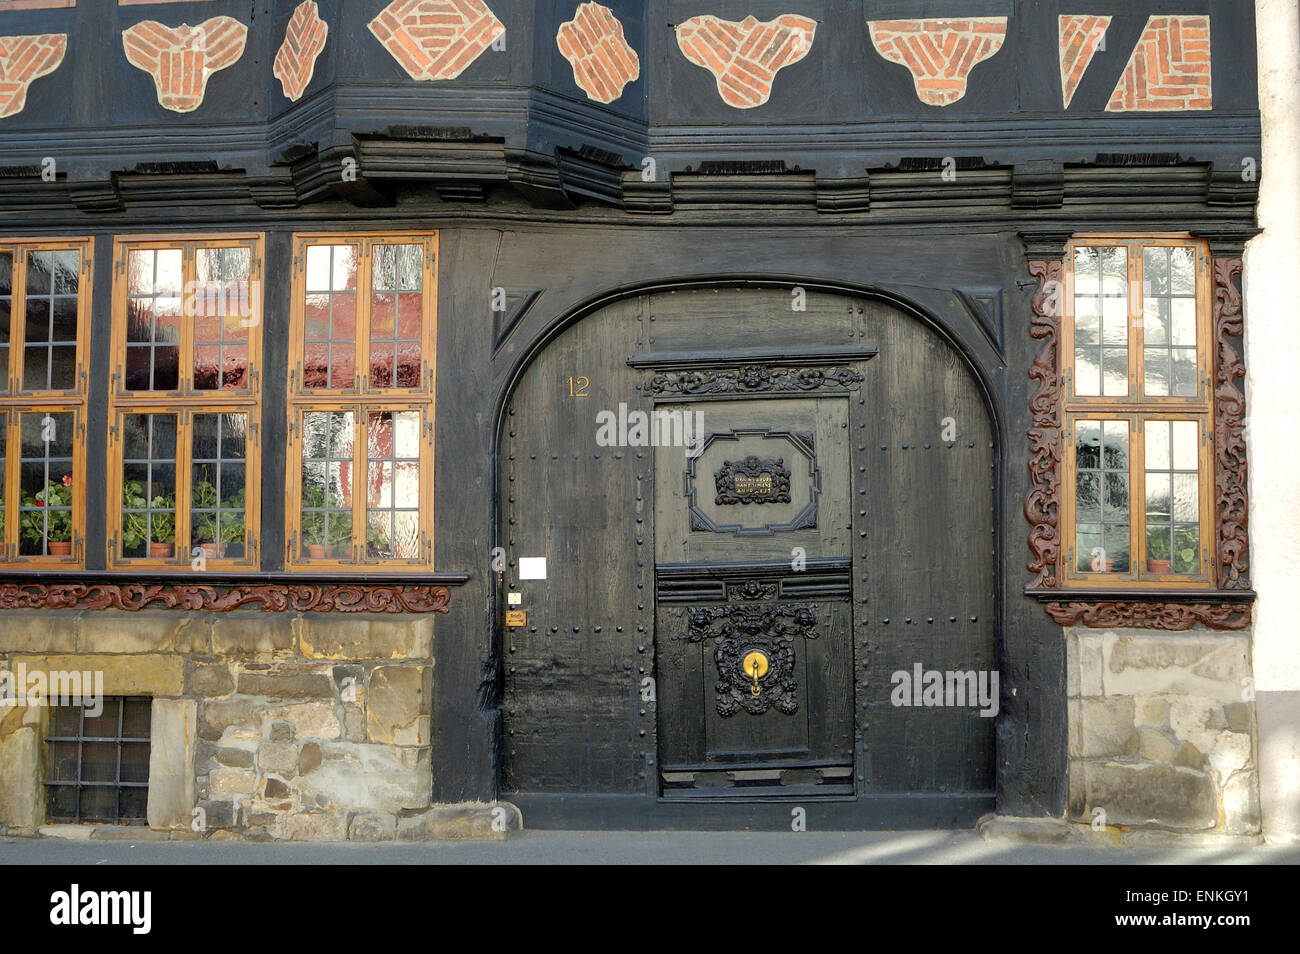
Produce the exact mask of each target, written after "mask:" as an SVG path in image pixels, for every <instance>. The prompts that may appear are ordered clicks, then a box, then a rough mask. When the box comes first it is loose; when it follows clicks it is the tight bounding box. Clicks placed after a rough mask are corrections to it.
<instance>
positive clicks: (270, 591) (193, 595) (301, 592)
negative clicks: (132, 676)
mask: <svg viewBox="0 0 1300 954" xmlns="http://www.w3.org/2000/svg"><path fill="white" fill-rule="evenodd" d="M450 598H451V593H450V591H449V590H448V589H447V587H445V586H377V585H368V584H367V585H362V584H340V585H337V586H313V585H305V584H298V585H290V584H258V585H250V586H231V587H216V586H206V585H193V584H164V583H156V584H139V583H125V584H114V583H92V584H85V583H62V584H60V583H55V584H44V583H4V584H0V609H86V610H100V609H119V610H130V611H135V610H141V609H144V608H145V607H161V608H166V609H182V610H206V611H208V612H212V613H226V612H229V611H230V610H233V609H237V608H239V607H241V606H245V605H251V604H261V607H260V608H261V610H262V611H263V612H265V613H283V612H287V611H291V610H292V611H294V612H299V613H332V612H336V613H445V612H447V604H448V602H449V601H450Z"/></svg>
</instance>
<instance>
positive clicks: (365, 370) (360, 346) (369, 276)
mask: <svg viewBox="0 0 1300 954" xmlns="http://www.w3.org/2000/svg"><path fill="white" fill-rule="evenodd" d="M377 244H379V243H377V242H375V241H374V240H373V239H366V240H363V241H362V242H361V243H360V245H359V247H358V251H357V259H358V261H357V324H356V329H357V347H356V351H355V352H354V353H355V355H356V362H357V366H356V374H357V379H356V380H357V391H358V392H359V393H361V394H367V393H369V391H370V301H371V294H370V289H371V288H372V287H373V286H374V274H373V272H374V264H375V262H374V249H375V246H376V245H377Z"/></svg>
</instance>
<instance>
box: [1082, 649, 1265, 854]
mask: <svg viewBox="0 0 1300 954" xmlns="http://www.w3.org/2000/svg"><path fill="white" fill-rule="evenodd" d="M1065 636H1066V643H1067V647H1066V664H1067V666H1068V670H1067V694H1068V697H1069V719H1070V727H1069V767H1068V772H1069V808H1068V812H1069V819H1070V820H1071V821H1077V822H1094V821H1096V820H1100V821H1102V822H1103V823H1104V824H1105V825H1107V826H1112V827H1120V828H1155V829H1166V830H1172V831H1197V832H1214V833H1222V834H1234V835H1240V834H1256V833H1258V832H1259V830H1260V812H1259V787H1258V777H1257V773H1256V764H1257V763H1256V755H1255V749H1256V743H1255V739H1256V731H1255V704H1254V693H1253V686H1252V683H1251V682H1250V678H1251V659H1250V646H1251V643H1250V634H1249V633H1248V632H1242V633H1218V632H1211V631H1208V630H1193V631H1189V632H1187V633H1157V632H1151V631H1144V630H1141V631H1140V630H1096V629H1085V628H1072V629H1067V630H1066V631H1065ZM1099 811H1100V812H1104V813H1105V814H1104V815H1099V814H1098V812H1099Z"/></svg>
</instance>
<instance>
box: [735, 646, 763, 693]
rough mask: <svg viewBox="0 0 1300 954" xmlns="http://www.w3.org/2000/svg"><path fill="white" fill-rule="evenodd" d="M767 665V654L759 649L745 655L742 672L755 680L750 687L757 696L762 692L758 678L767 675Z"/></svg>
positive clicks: (741, 665) (751, 691) (741, 666)
mask: <svg viewBox="0 0 1300 954" xmlns="http://www.w3.org/2000/svg"><path fill="white" fill-rule="evenodd" d="M767 666H768V662H767V654H766V653H763V652H760V651H758V650H757V649H755V650H754V651H753V652H751V653H748V654H747V655H746V656H745V659H744V661H743V662H741V664H740V670H741V672H743V673H744V674H745V675H746V676H749V677H750V678H752V679H753V680H754V684H753V685H752V686H751V687H750V689H749V693H750V695H753V696H757V695H759V694H760V693H761V692H762V690H761V689H759V687H758V680H760V679H762V678H763V677H764V676H766V675H767Z"/></svg>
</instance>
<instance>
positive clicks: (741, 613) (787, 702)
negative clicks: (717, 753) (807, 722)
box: [681, 603, 818, 718]
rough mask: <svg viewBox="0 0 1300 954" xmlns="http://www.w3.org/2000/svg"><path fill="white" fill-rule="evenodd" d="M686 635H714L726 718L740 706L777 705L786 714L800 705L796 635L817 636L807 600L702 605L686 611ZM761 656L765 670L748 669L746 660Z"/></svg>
mask: <svg viewBox="0 0 1300 954" xmlns="http://www.w3.org/2000/svg"><path fill="white" fill-rule="evenodd" d="M686 619H687V622H688V624H689V628H688V631H687V633H686V635H685V636H684V637H681V638H683V639H685V640H686V641H687V642H690V643H699V642H703V641H705V640H708V639H715V640H717V643H716V644H715V646H714V649H713V661H714V664H715V665H716V666H717V667H718V681H717V683H716V684H715V685H714V687H713V688H714V691H716V692H717V694H718V696H717V701H716V702H715V708H716V709H717V712H718V715H720V716H722V717H724V718H726V717H728V716H733V715H735V714H736V713H737V712H739V711H740V710H741V709H744V710H745V711H746V712H748V713H750V714H751V715H762V714H763V713H764V712H767V711H768V710H769V709H772V708H775V709H777V711H779V712H783V713H785V714H786V715H794V714H795V713H796V712H798V711H799V700H798V699H797V698H796V693H797V692H798V691H799V683H798V681H797V680H796V679H795V677H794V664H795V655H794V641H793V639H794V637H796V636H802V637H803V638H804V639H816V638H817V636H818V633H817V629H816V626H817V617H816V615H815V614H814V613H813V611H812V608H811V607H810V606H806V605H792V604H783V603H739V604H732V605H728V606H701V607H697V608H695V609H692V610H691V611H690V612H689V613H688V614H687V617H686ZM751 654H759V655H761V656H762V658H763V660H764V663H765V665H766V671H764V672H762V673H760V674H759V675H758V676H757V678H755V676H754V675H752V674H748V673H747V672H746V669H745V660H746V658H747V657H750V656H751Z"/></svg>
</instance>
